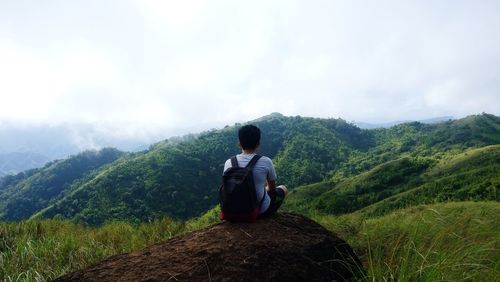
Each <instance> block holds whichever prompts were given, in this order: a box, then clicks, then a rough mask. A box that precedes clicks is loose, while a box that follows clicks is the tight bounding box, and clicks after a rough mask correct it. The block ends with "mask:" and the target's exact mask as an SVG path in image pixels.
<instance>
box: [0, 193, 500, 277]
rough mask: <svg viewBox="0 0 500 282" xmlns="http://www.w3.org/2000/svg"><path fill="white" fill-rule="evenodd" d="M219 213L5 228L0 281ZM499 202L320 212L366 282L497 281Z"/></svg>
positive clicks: (117, 249)
mask: <svg viewBox="0 0 500 282" xmlns="http://www.w3.org/2000/svg"><path fill="white" fill-rule="evenodd" d="M218 213H219V210H218V209H217V208H215V209H212V210H210V211H209V212H207V213H206V214H205V215H203V216H201V217H199V218H197V219H195V220H190V221H186V222H178V221H173V220H170V219H168V218H165V219H162V220H158V221H154V222H151V223H144V224H139V225H132V224H128V223H124V222H112V223H108V224H106V225H104V226H102V227H100V228H86V227H83V226H81V225H77V224H74V223H70V222H68V221H62V220H32V221H23V222H20V223H0V280H1V281H45V280H50V279H53V278H55V277H58V276H60V275H62V274H64V273H68V272H71V271H74V270H77V269H80V268H84V267H86V266H89V265H91V264H93V263H96V262H98V261H100V260H102V259H103V258H106V257H108V256H111V255H114V254H119V253H123V252H130V251H134V250H139V249H142V248H144V247H146V246H149V245H152V244H155V243H158V242H161V241H164V240H167V239H169V238H172V237H174V236H178V235H181V234H184V233H185V232H188V231H192V230H197V229H200V228H203V227H205V226H208V225H210V224H213V223H214V222H218ZM499 215H500V203H498V202H458V203H446V204H435V205H426V206H417V207H413V208H409V209H404V210H398V211H396V212H392V213H390V214H388V215H385V216H381V217H375V218H373V217H366V215H364V214H362V213H353V214H349V215H343V216H331V215H330V216H325V215H320V214H316V215H314V219H315V220H316V221H318V222H319V223H321V224H322V225H323V226H325V227H326V228H328V229H329V230H332V231H334V232H335V233H337V234H339V236H340V237H341V238H344V239H346V240H347V241H348V242H349V244H350V245H351V246H352V247H353V249H354V250H355V251H356V253H357V254H358V255H359V256H360V257H361V259H362V261H363V262H364V265H365V267H366V270H367V271H366V273H367V276H366V277H365V278H364V279H365V280H366V281H394V280H398V281H463V280H465V281H495V279H498V277H500V250H499V248H500V228H499V226H498V224H497V223H498V222H499V219H500V218H499Z"/></svg>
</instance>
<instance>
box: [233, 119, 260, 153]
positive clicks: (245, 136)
mask: <svg viewBox="0 0 500 282" xmlns="http://www.w3.org/2000/svg"><path fill="white" fill-rule="evenodd" d="M238 139H239V140H240V146H241V148H242V149H243V150H254V149H257V147H259V145H260V129H259V128H258V127H257V126H255V125H251V124H249V125H245V126H242V127H241V128H240V130H238Z"/></svg>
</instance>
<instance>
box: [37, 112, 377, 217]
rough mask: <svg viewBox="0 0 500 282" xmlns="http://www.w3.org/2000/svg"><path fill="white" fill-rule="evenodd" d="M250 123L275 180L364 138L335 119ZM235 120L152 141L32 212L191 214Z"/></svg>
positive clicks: (306, 171)
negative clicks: (178, 139)
mask: <svg viewBox="0 0 500 282" xmlns="http://www.w3.org/2000/svg"><path fill="white" fill-rule="evenodd" d="M254 123H255V124H257V125H258V126H259V127H260V128H261V130H262V132H263V136H262V148H261V151H260V152H261V154H263V155H267V156H270V157H272V158H274V159H275V165H276V170H277V171H278V174H279V175H281V176H280V181H284V182H290V183H297V185H298V184H301V183H312V182H317V181H320V180H322V179H323V178H324V177H325V176H326V175H327V173H328V172H329V171H331V170H333V169H335V167H336V166H337V165H338V164H339V163H341V162H342V161H345V160H346V159H347V158H348V157H349V155H350V153H349V152H351V151H353V150H361V149H363V148H364V147H365V146H367V145H366V144H365V143H364V142H365V141H363V140H365V139H366V140H368V139H369V138H370V137H369V134H368V133H367V132H365V131H362V130H360V129H359V128H357V127H354V126H352V125H349V124H347V123H346V122H344V121H342V120H322V119H312V118H301V117H292V118H287V117H284V116H281V115H272V116H270V117H266V118H263V119H260V120H258V121H255V122H254ZM239 126H240V125H235V126H232V127H226V128H224V129H222V130H215V131H210V132H207V133H203V134H201V135H200V136H198V137H196V138H193V139H190V140H185V141H182V142H180V143H172V142H163V143H159V144H156V145H154V146H152V147H151V149H150V150H149V151H147V152H144V153H142V154H137V155H136V156H134V157H133V158H129V159H126V160H125V161H122V162H119V163H117V164H115V165H113V166H111V167H108V168H106V169H103V170H102V171H101V172H99V174H98V175H96V177H94V178H93V179H91V180H90V181H88V182H86V183H84V184H82V185H80V186H79V187H78V189H76V190H74V191H73V192H72V193H70V194H68V195H67V196H66V197H64V198H63V199H61V200H60V201H58V202H56V203H55V204H53V205H50V206H48V207H47V208H46V209H45V210H43V211H42V212H40V213H38V214H37V215H36V217H54V216H56V215H60V216H62V217H64V218H73V219H75V220H76V221H79V222H85V223H88V224H92V225H98V224H102V223H103V222H105V221H106V220H109V219H123V220H132V221H136V222H139V221H145V220H151V219H154V218H159V217H161V216H163V215H165V214H168V215H170V216H173V217H176V218H189V217H194V216H198V215H200V214H201V213H202V212H204V211H206V210H208V209H210V208H211V207H213V206H214V205H215V204H216V203H217V195H218V189H219V185H220V179H221V175H222V169H223V164H224V161H225V160H226V159H227V158H228V157H229V156H231V155H234V154H236V153H238V152H239V149H238V147H237V145H236V144H237V129H238V128H239ZM306 136H311V138H313V140H311V138H306ZM367 142H368V141H367Z"/></svg>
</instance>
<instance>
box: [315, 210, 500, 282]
mask: <svg viewBox="0 0 500 282" xmlns="http://www.w3.org/2000/svg"><path fill="white" fill-rule="evenodd" d="M316 219H317V220H318V221H319V222H320V223H322V224H323V225H324V226H326V227H327V228H329V229H331V230H333V231H335V232H336V233H338V234H339V235H340V236H341V237H343V238H344V239H346V240H347V241H348V242H349V244H350V245H351V246H352V247H353V248H354V249H355V251H356V252H357V253H358V255H360V256H361V258H362V260H363V261H364V264H365V266H366V269H367V276H366V277H365V279H366V280H368V281H498V277H500V227H499V225H498V222H500V203H498V202H482V203H473V202H463V203H448V204H436V205H430V206H420V207H416V208H410V209H406V210H401V211H398V212H394V213H392V214H390V215H387V216H383V217H378V218H363V215H361V214H352V215H348V216H341V217H332V216H317V217H316Z"/></svg>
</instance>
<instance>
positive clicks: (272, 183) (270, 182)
mask: <svg viewBox="0 0 500 282" xmlns="http://www.w3.org/2000/svg"><path fill="white" fill-rule="evenodd" d="M274 189H276V180H268V181H267V187H266V190H267V191H268V192H271V191H274Z"/></svg>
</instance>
